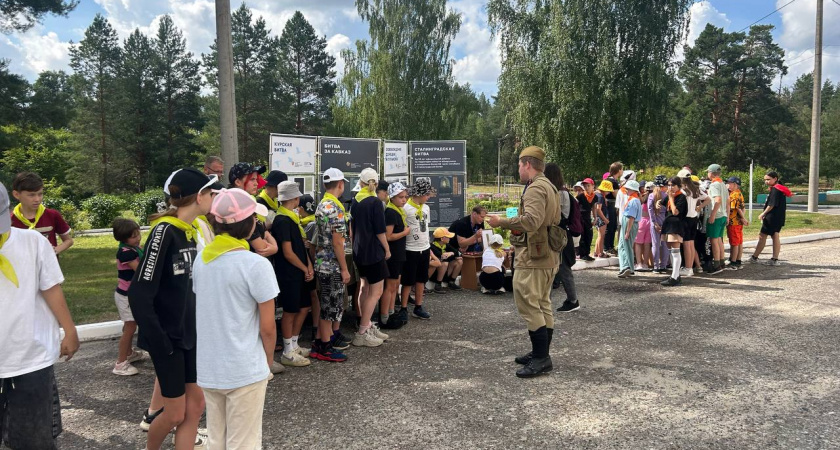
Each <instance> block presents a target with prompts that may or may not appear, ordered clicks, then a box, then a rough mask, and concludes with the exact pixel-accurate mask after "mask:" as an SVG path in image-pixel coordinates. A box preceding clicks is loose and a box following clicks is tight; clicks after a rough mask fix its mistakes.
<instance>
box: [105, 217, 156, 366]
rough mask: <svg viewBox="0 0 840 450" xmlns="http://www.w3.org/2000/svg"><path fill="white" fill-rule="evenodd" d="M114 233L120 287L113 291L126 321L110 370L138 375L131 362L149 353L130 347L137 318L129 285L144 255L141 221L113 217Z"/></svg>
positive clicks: (122, 318) (119, 311) (123, 319)
mask: <svg viewBox="0 0 840 450" xmlns="http://www.w3.org/2000/svg"><path fill="white" fill-rule="evenodd" d="M113 233H114V239H116V240H117V241H118V242H119V243H120V247H119V249H117V289H116V291H114V302H115V303H116V305H117V312H118V313H119V315H120V320H122V322H123V332H122V336H121V337H120V344H119V355H118V356H117V362H116V364H114V369H113V370H112V371H111V372H112V373H113V374H114V375H137V373H138V370H137V368H136V367H134V366H132V365H131V363H133V362H137V361H142V360H144V359H147V358H148V357H149V355H148V353H146V352H144V351H143V350H134V349H133V348H132V347H131V341H132V339H134V332H136V331H137V322H135V321H134V316H133V315H131V307H130V306H129V305H128V288H129V286H131V279H132V278H134V271H135V270H137V266H139V265H140V258H142V257H143V249H141V248H140V225H137V222H135V221H133V220H131V219H123V218H122V217H118V218H116V219H114V227H113Z"/></svg>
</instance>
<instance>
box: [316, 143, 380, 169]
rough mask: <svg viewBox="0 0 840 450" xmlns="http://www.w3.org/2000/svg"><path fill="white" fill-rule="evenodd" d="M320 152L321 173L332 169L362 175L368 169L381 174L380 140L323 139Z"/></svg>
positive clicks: (319, 146) (319, 145) (319, 144)
mask: <svg viewBox="0 0 840 450" xmlns="http://www.w3.org/2000/svg"><path fill="white" fill-rule="evenodd" d="M318 150H319V152H320V154H321V168H320V172H321V173H323V172H324V171H325V170H327V169H329V168H332V167H334V168H336V169H338V170H341V171H342V172H345V173H360V172H361V171H362V170H364V169H367V168H368V167H372V168H373V169H375V170H376V171H377V172H379V139H353V138H335V137H322V138H320V139H318ZM348 178H349V177H348Z"/></svg>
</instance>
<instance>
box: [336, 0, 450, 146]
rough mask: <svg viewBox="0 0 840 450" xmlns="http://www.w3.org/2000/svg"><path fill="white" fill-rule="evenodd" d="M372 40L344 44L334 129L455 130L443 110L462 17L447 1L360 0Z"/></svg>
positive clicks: (415, 135)
mask: <svg viewBox="0 0 840 450" xmlns="http://www.w3.org/2000/svg"><path fill="white" fill-rule="evenodd" d="M356 9H357V10H358V12H359V15H360V16H361V17H362V20H366V21H368V23H369V24H370V25H369V32H370V40H369V41H358V42H357V43H356V48H355V51H353V50H345V51H344V52H342V57H343V58H344V60H345V71H344V75H343V77H342V79H341V81H340V83H339V89H338V93H337V95H336V97H335V98H334V99H333V103H332V109H333V116H334V123H333V131H334V132H335V133H337V134H342V135H347V136H359V137H384V138H388V139H402V140H409V139H414V140H420V139H440V138H444V137H449V134H448V124H447V122H446V121H445V120H444V117H443V115H442V114H441V112H442V111H444V110H445V109H446V108H447V106H448V102H449V96H450V85H451V84H452V65H451V61H450V58H449V49H450V46H451V44H452V40H453V39H454V38H455V35H456V34H458V30H459V29H460V27H461V17H460V16H459V15H457V14H455V13H453V12H452V11H451V10H447V9H446V0H426V1H422V2H418V1H414V0H356Z"/></svg>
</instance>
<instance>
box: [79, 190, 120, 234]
mask: <svg viewBox="0 0 840 450" xmlns="http://www.w3.org/2000/svg"><path fill="white" fill-rule="evenodd" d="M82 209H83V210H85V212H87V213H88V215H89V218H90V224H91V226H92V227H93V228H110V227H111V224H112V223H113V222H114V219H115V218H117V217H119V216H120V214H121V213H122V211H124V210H126V209H129V205H128V202H127V201H126V200H125V199H124V198H122V197H120V196H117V195H110V194H97V195H94V196H93V197H90V198H88V199H85V200H83V201H82Z"/></svg>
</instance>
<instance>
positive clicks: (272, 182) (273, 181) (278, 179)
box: [265, 170, 289, 187]
mask: <svg viewBox="0 0 840 450" xmlns="http://www.w3.org/2000/svg"><path fill="white" fill-rule="evenodd" d="M288 179H289V176H288V175H286V173H285V172H283V171H282V170H272V171H271V172H269V173H268V175H267V176H266V177H265V185H266V186H271V187H275V186H278V185H279V184H280V183H282V182H284V181H286V180H288Z"/></svg>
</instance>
